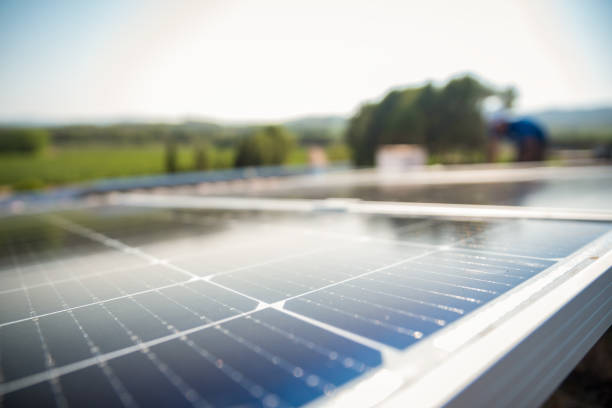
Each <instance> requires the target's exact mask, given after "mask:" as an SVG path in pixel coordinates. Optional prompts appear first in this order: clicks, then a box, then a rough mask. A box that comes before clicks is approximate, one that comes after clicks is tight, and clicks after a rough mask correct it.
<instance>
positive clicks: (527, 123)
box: [506, 119, 547, 143]
mask: <svg viewBox="0 0 612 408" xmlns="http://www.w3.org/2000/svg"><path fill="white" fill-rule="evenodd" d="M506 136H508V138H510V139H511V140H512V141H514V142H517V143H521V142H523V141H524V140H526V139H528V138H535V139H537V140H538V141H539V142H542V143H545V142H546V139H547V135H546V132H545V131H544V129H543V128H542V127H541V126H540V125H538V124H537V123H535V122H534V121H532V120H530V119H519V120H516V121H512V122H509V123H508V128H507V130H506Z"/></svg>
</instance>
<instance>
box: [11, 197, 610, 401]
mask: <svg viewBox="0 0 612 408" xmlns="http://www.w3.org/2000/svg"><path fill="white" fill-rule="evenodd" d="M610 228H611V227H610V225H609V224H606V223H586V222H560V221H527V220H499V221H482V220H468V221H466V220H452V219H437V220H435V219H422V218H413V219H410V218H404V219H401V218H393V217H383V216H375V217H372V216H354V215H346V214H320V215H316V214H315V215H313V214H309V215H301V216H298V215H295V214H270V213H265V212H240V211H236V212H224V211H169V210H145V209H120V208H112V207H109V208H106V209H105V208H102V209H96V210H82V211H73V212H65V213H61V214H52V215H43V216H24V217H14V218H12V219H10V220H9V221H7V222H5V223H4V226H3V229H2V230H1V231H0V242H2V244H3V245H2V250H1V251H0V284H1V286H0V351H1V357H0V374H1V375H0V395H1V398H2V402H3V404H4V405H5V406H7V407H12V406H47V405H48V406H83V405H87V406H95V405H99V406H115V405H124V406H157V405H166V406H202V407H207V406H231V405H247V406H264V407H283V406H301V405H304V404H306V403H308V402H311V401H314V400H317V399H318V398H321V397H323V396H326V395H327V396H330V395H336V394H337V392H338V390H340V389H341V388H342V387H343V386H344V385H345V384H347V383H349V382H351V381H353V380H355V379H357V378H360V377H363V376H367V375H368V374H369V373H372V372H375V371H376V369H377V367H381V366H383V365H384V363H385V362H384V361H383V357H382V354H381V351H383V350H384V349H385V347H391V348H392V349H396V350H405V349H407V348H408V347H409V346H411V345H413V344H415V343H418V342H421V341H423V340H424V339H425V338H427V336H429V335H431V334H433V333H435V332H437V331H439V330H442V329H443V328H445V327H446V326H448V325H449V324H451V323H453V322H455V321H457V320H458V319H461V318H462V317H463V316H466V315H467V314H469V313H470V312H472V311H474V310H476V309H478V308H480V307H482V306H484V305H486V304H487V303H488V302H491V301H492V300H494V299H496V298H497V297H499V296H501V295H503V294H504V293H506V292H508V291H510V290H511V289H513V288H515V287H517V286H518V285H520V284H522V283H524V282H526V281H528V280H529V279H530V278H532V277H534V276H536V275H537V274H538V273H540V272H542V271H543V270H545V269H547V268H549V267H551V266H553V265H555V264H556V263H557V262H558V260H559V258H563V257H565V256H567V255H570V254H571V253H572V252H574V251H576V250H577V249H579V248H580V247H582V246H583V245H585V244H587V243H589V242H591V241H592V240H593V239H595V238H597V237H598V236H600V235H602V234H604V233H605V232H607V231H609V230H610Z"/></svg>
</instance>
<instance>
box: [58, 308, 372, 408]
mask: <svg viewBox="0 0 612 408" xmlns="http://www.w3.org/2000/svg"><path fill="white" fill-rule="evenodd" d="M109 313H110V312H109ZM266 313H267V314H268V315H269V313H272V312H271V311H269V312H266ZM276 313H279V312H276ZM265 316H266V314H264V315H261V312H259V313H255V315H250V316H247V317H245V318H243V319H238V320H235V322H236V321H239V320H240V321H244V319H249V321H251V322H252V323H251V327H250V328H249V329H245V328H243V329H240V328H239V327H235V325H234V326H233V327H231V328H228V327H227V325H225V326H224V325H221V326H214V327H211V328H210V329H208V330H213V331H219V332H221V333H222V334H223V335H225V336H227V337H229V339H231V340H233V341H235V342H237V343H238V344H241V345H242V346H244V347H246V349H248V350H250V351H251V352H254V353H256V354H257V355H259V356H261V357H262V358H264V359H265V360H266V361H268V363H269V364H271V365H272V366H276V367H280V368H281V369H282V370H284V372H286V373H287V374H290V375H291V376H293V377H294V378H296V379H298V380H299V381H300V382H301V383H302V384H303V385H302V386H301V387H305V388H309V389H313V390H317V391H316V393H315V394H318V395H321V394H330V393H333V391H334V389H335V388H336V386H338V385H341V384H342V383H344V382H345V381H347V380H349V379H350V378H352V377H354V376H356V375H360V374H361V373H363V372H364V371H367V370H368V369H369V368H371V367H373V366H375V365H377V364H379V363H380V356H378V357H377V358H375V359H374V360H372V358H371V357H370V358H367V360H369V361H370V362H369V363H366V362H364V361H359V359H355V357H354V356H346V354H344V353H343V352H342V351H340V350H341V349H342V348H340V349H339V350H338V351H336V350H334V349H330V348H329V347H326V346H324V345H318V344H317V343H316V342H315V341H313V340H309V339H306V338H304V337H302V336H300V335H299V334H296V331H295V330H292V331H291V332H290V331H287V330H286V329H282V328H280V327H279V326H278V325H274V324H272V323H270V322H265V319H264V317H265ZM274 317H275V318H278V317H279V316H274ZM268 320H269V317H268ZM160 321H162V322H163V319H161V320H160ZM280 322H282V319H281V320H279V321H278V322H277V323H280ZM228 324H231V323H228ZM253 324H255V325H258V326H260V327H262V329H261V330H271V331H273V332H275V333H280V334H281V335H282V336H281V337H278V338H282V339H283V341H285V342H289V343H291V344H294V345H296V344H297V345H300V346H301V347H302V349H303V350H304V351H303V352H305V350H311V351H310V353H316V354H317V355H320V356H321V358H325V359H326V360H327V361H328V364H332V365H334V367H336V368H335V370H336V371H337V372H338V370H340V371H339V372H338V374H340V373H344V374H342V375H341V377H339V378H338V379H336V380H329V381H328V380H326V379H325V378H323V377H321V375H320V374H318V373H317V372H310V371H309V369H306V368H304V367H300V366H298V365H295V364H294V363H291V362H289V361H288V360H285V359H284V358H281V357H279V356H278V355H277V354H274V353H273V352H271V351H268V350H267V349H266V346H262V345H257V344H254V343H253V342H251V341H248V340H246V339H245V338H244V336H243V335H240V334H237V333H238V332H236V330H243V331H244V330H247V332H245V333H248V332H250V331H251V330H252V329H253V327H252V325H253ZM291 324H292V325H295V324H296V323H291ZM297 324H298V326H299V325H300V324H301V325H304V323H297ZM293 328H295V327H293ZM311 329H312V328H310V329H309V330H311ZM318 330H320V329H318ZM302 331H304V329H302ZM198 332H200V331H198ZM198 332H193V333H194V334H197V333H198ZM298 332H299V330H298ZM126 333H127V334H130V332H129V329H127V328H126ZM319 334H321V333H319ZM325 336H327V337H328V338H329V337H330V336H332V335H331V334H325V335H324V336H323V337H325ZM314 337H315V338H317V339H320V338H321V337H320V336H318V335H317V336H314ZM278 338H277V340H278ZM173 340H174V341H182V342H185V343H187V344H188V345H189V346H190V347H191V348H192V349H194V350H195V351H197V352H198V354H200V355H201V356H202V357H204V358H205V359H206V360H207V361H209V362H210V363H211V364H214V365H215V366H216V368H217V369H219V370H220V371H222V372H223V373H225V374H226V375H227V376H228V377H230V378H231V379H232V380H234V381H236V382H237V383H240V385H241V386H243V387H244V388H246V389H248V390H249V391H250V392H251V394H254V396H257V395H258V396H259V399H262V400H265V399H267V400H268V403H269V404H266V401H263V402H264V405H269V406H283V405H293V404H283V403H282V402H283V401H282V400H280V399H279V398H278V396H276V395H275V394H271V393H270V392H266V390H265V388H263V387H261V386H260V385H257V383H256V382H254V381H253V380H252V379H251V380H249V379H248V378H247V377H246V376H245V375H244V374H241V373H240V372H239V371H238V370H236V369H235V368H233V367H232V366H231V365H229V364H227V363H226V362H224V360H223V358H221V357H219V356H218V355H216V354H215V353H212V352H210V351H209V350H207V348H206V346H207V345H209V346H210V342H204V343H198V342H197V341H193V340H192V339H191V338H190V337H189V336H187V337H185V336H181V337H179V338H175V339H173ZM335 341H336V342H337V341H341V342H347V341H348V340H344V339H336V340H335ZM226 342H227V340H226V341H225V342H221V343H226ZM160 344H161V343H157V344H154V345H151V346H147V347H146V348H142V349H141V351H143V352H144V353H145V354H146V356H147V358H148V359H149V360H150V361H152V362H153V363H155V364H156V366H157V369H158V370H159V371H160V372H162V373H163V374H164V376H166V378H167V379H168V381H169V382H171V383H172V384H173V385H174V386H176V387H177V388H179V389H180V390H181V391H182V394H183V396H184V397H187V398H188V399H189V400H190V401H191V402H194V401H199V402H203V401H204V400H203V399H202V398H199V397H198V394H197V392H196V391H194V390H193V389H192V388H190V387H189V386H188V385H187V384H186V383H185V380H184V379H182V378H181V377H180V376H179V375H177V374H176V373H175V372H174V371H173V370H172V368H171V367H169V364H173V362H172V360H166V361H165V362H164V361H162V359H161V358H160V357H158V356H157V353H156V350H157V348H156V345H157V346H160ZM164 344H166V345H167V346H168V347H169V346H170V345H171V342H165V343H164ZM351 347H352V348H355V347H360V348H362V351H367V348H364V347H363V346H357V345H356V344H353V345H352V346H351ZM275 350H276V351H281V350H280V349H275ZM349 350H350V347H349ZM368 354H370V355H371V354H372V353H371V352H368ZM289 356H291V355H289ZM343 356H344V357H343ZM98 357H100V358H98V359H97V360H96V361H94V362H92V365H94V364H102V365H101V366H102V367H105V366H107V367H108V366H110V367H111V368H109V370H111V371H112V369H113V367H115V365H116V364H115V361H114V359H117V358H119V359H120V358H121V355H119V356H111V358H109V359H105V360H104V361H106V362H105V363H104V362H102V363H101V361H100V360H101V359H102V357H104V355H101V356H98ZM227 357H228V356H226V357H225V358H227ZM293 358H296V357H295V356H294V357H293ZM303 363H304V364H308V360H306V361H303ZM315 367H316V366H315ZM346 370H349V371H348V372H347V371H346ZM350 372H353V374H350ZM62 374H67V373H62ZM62 378H63V377H60V380H61V379H62ZM122 378H123V377H122ZM107 380H108V381H115V382H116V383H117V382H119V383H120V380H119V379H117V378H115V377H108V376H107ZM330 381H333V382H330ZM115 391H116V392H118V393H119V392H124V391H123V388H121V387H119V389H115ZM281 391H282V390H281ZM125 392H126V393H128V394H126V395H127V396H125V395H124V399H125V398H128V399H129V390H125ZM313 396H316V395H311V396H310V397H313ZM310 397H309V399H312V398H310ZM271 401H276V403H274V404H270V402H271ZM294 402H295V401H294ZM202 405H203V406H206V404H205V403H203V404H202Z"/></svg>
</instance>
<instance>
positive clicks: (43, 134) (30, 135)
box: [0, 129, 49, 153]
mask: <svg viewBox="0 0 612 408" xmlns="http://www.w3.org/2000/svg"><path fill="white" fill-rule="evenodd" d="M48 143H49V132H48V131H46V130H44V129H0V152H6V153H9V152H10V153H38V152H40V151H42V150H44V149H45V147H46V146H47V144H48Z"/></svg>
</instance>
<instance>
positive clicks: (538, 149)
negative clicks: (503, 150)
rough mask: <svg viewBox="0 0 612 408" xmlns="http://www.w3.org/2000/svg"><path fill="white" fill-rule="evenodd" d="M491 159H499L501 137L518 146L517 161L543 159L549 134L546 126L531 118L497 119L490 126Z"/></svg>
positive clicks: (489, 153)
mask: <svg viewBox="0 0 612 408" xmlns="http://www.w3.org/2000/svg"><path fill="white" fill-rule="evenodd" d="M489 136H490V137H489V152H488V155H489V161H495V160H496V159H497V153H498V152H497V150H498V144H499V141H500V139H502V138H505V139H508V140H510V141H511V142H512V143H514V145H515V146H516V151H517V155H516V161H541V160H544V159H545V156H546V145H547V144H548V135H547V133H546V131H545V130H544V128H543V127H542V126H541V125H539V124H538V123H536V122H534V121H533V120H531V119H527V118H522V119H518V120H508V119H503V118H501V119H496V120H494V121H493V122H492V123H491V125H490V127H489Z"/></svg>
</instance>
